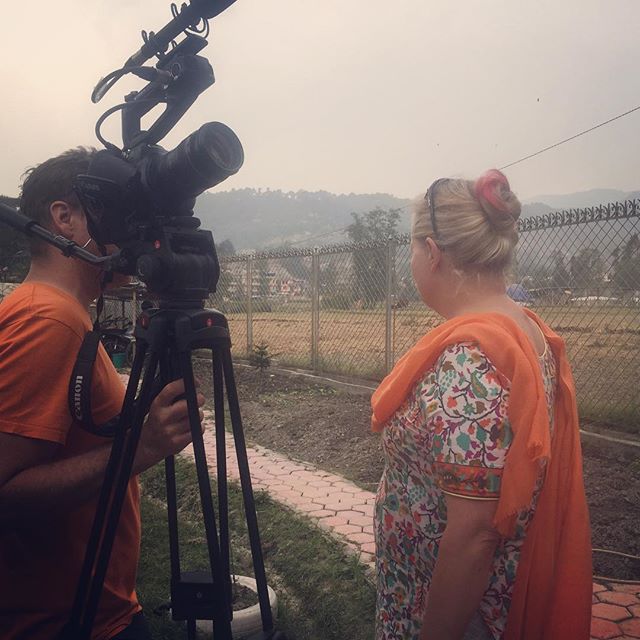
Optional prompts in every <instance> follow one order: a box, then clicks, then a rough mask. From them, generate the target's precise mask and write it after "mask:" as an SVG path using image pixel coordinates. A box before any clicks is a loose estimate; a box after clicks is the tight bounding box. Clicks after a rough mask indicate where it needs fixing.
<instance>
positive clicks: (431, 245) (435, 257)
mask: <svg viewBox="0 0 640 640" xmlns="http://www.w3.org/2000/svg"><path fill="white" fill-rule="evenodd" d="M425 243H426V245H427V250H428V251H429V262H430V265H429V266H430V268H431V271H436V269H437V268H438V267H439V266H440V263H441V262H442V251H441V250H440V247H439V246H438V245H437V244H436V243H435V242H434V241H433V240H432V239H431V238H427V239H426V240H425Z"/></svg>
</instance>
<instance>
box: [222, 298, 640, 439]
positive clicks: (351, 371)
mask: <svg viewBox="0 0 640 640" xmlns="http://www.w3.org/2000/svg"><path fill="white" fill-rule="evenodd" d="M534 310H535V311H536V312H537V313H538V314H539V315H540V316H541V317H542V318H543V319H544V320H545V321H546V322H548V323H549V324H550V325H551V327H552V328H553V329H555V330H556V331H558V332H559V333H560V334H561V335H562V336H563V338H564V339H565V341H566V344H567V351H568V353H569V357H570V360H571V363H572V366H573V370H574V376H575V379H576V385H577V388H578V398H579V404H580V408H581V413H582V416H583V417H584V418H587V419H591V420H594V421H597V422H603V423H610V424H612V425H615V426H616V427H618V428H622V429H625V430H629V431H637V430H639V429H640V424H639V423H640V400H639V399H638V394H637V392H636V384H637V380H636V377H637V375H638V372H640V308H639V307H631V306H629V307H622V306H619V307H612V306H591V307H586V306H568V305H566V306H553V307H539V308H535V309H534ZM227 317H228V319H229V323H230V326H231V334H232V339H233V341H234V353H235V355H236V356H237V357H244V356H246V355H247V320H246V316H245V315H244V314H233V313H231V314H228V316H227ZM439 322H440V318H439V316H436V315H435V314H433V313H431V312H429V311H428V310H427V309H426V308H425V307H423V306H422V305H418V304H415V305H409V306H407V307H404V308H402V309H397V310H393V312H392V316H391V326H392V329H393V330H392V335H391V339H390V344H391V353H392V359H393V361H395V360H397V359H398V358H399V357H400V356H402V354H403V353H404V352H405V351H406V350H407V349H408V348H409V347H410V346H411V345H412V344H414V343H415V342H416V340H418V338H420V337H421V336H422V335H423V334H424V333H425V332H426V331H428V330H429V329H430V328H431V327H433V326H435V325H436V324H438V323H439ZM252 332H253V344H254V345H257V344H259V343H265V344H266V345H267V346H268V351H269V353H270V354H271V355H272V356H273V357H274V359H275V361H276V362H278V363H279V364H282V365H286V366H294V367H299V368H303V369H311V368H312V360H311V354H312V341H311V336H312V327H311V305H310V303H308V304H306V305H305V304H304V303H298V305H296V306H295V307H293V305H289V306H287V305H282V306H281V307H280V308H274V310H273V311H271V312H261V313H254V314H253V322H252ZM385 341H386V323H385V312H384V309H380V308H378V309H373V310H357V311H354V310H346V311H343V310H336V309H321V311H320V314H319V323H318V342H317V363H318V366H317V370H318V371H321V372H326V373H334V374H342V375H346V376H351V377H356V378H364V379H370V380H379V379H380V378H381V377H383V376H384V374H385V344H386V342H385Z"/></svg>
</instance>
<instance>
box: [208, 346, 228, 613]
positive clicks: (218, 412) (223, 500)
mask: <svg viewBox="0 0 640 640" xmlns="http://www.w3.org/2000/svg"><path fill="white" fill-rule="evenodd" d="M212 371H213V405H214V412H215V429H216V461H217V482H218V518H219V521H220V554H221V556H222V575H223V576H224V577H225V588H226V590H227V600H228V601H229V602H232V593H231V562H230V558H229V551H230V543H229V491H228V485H227V457H226V456H227V449H226V444H225V435H226V434H225V428H224V381H223V377H222V362H221V361H220V357H219V356H218V355H216V354H214V353H213V351H212Z"/></svg>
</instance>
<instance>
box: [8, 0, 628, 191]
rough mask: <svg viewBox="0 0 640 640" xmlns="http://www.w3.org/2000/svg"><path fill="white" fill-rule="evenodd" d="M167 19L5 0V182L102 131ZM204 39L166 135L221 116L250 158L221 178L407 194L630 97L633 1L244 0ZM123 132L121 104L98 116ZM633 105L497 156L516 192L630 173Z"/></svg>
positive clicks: (100, 6)
mask: <svg viewBox="0 0 640 640" xmlns="http://www.w3.org/2000/svg"><path fill="white" fill-rule="evenodd" d="M169 18H170V12H169V3H168V2H167V1H166V0H56V1H55V2H50V1H48V0H36V1H35V2H21V3H18V2H5V3H3V7H2V23H3V29H2V31H3V33H2V39H1V40H0V53H1V54H2V57H1V59H2V61H3V62H2V65H0V87H1V89H0V90H1V92H2V109H1V112H0V141H1V144H2V150H3V153H2V154H1V155H0V193H5V194H8V195H15V194H17V191H18V184H19V180H20V175H21V173H22V172H23V171H24V170H25V169H26V168H27V167H28V166H30V165H32V164H35V163H38V162H41V161H42V160H45V159H46V158H48V157H49V156H51V155H55V154H57V153H59V152H61V151H63V150H64V149H66V148H69V147H72V146H76V145H79V144H97V142H96V140H95V136H94V133H93V128H94V123H95V120H96V119H97V118H98V117H99V116H100V115H101V114H102V112H103V111H104V110H106V109H107V108H108V107H109V106H112V105H114V104H116V103H117V102H120V101H121V99H122V97H123V96H124V94H125V93H126V92H128V91H130V90H131V89H133V88H136V87H141V86H142V81H139V80H135V79H134V80H132V81H126V82H125V81H123V82H122V83H120V84H117V85H116V86H115V87H114V88H113V89H112V90H111V92H110V93H108V94H107V96H106V97H105V99H104V100H103V101H102V102H100V103H99V104H98V105H93V104H92V103H91V102H90V99H89V96H90V93H91V89H92V88H93V86H94V84H95V83H96V81H97V80H98V79H99V78H100V77H101V76H104V75H106V74H107V73H108V72H109V71H111V70H113V69H115V68H117V67H119V66H120V65H121V64H122V63H123V62H124V60H125V59H126V58H128V57H129V55H130V54H131V53H133V52H134V51H135V50H137V49H138V48H139V46H140V45H141V40H140V30H141V29H143V28H145V29H147V30H158V29H159V28H160V27H161V26H163V25H164V24H165V23H166V22H167V21H168V20H169ZM211 26H212V35H211V38H210V44H209V46H208V47H207V49H205V50H204V54H205V55H207V57H208V58H209V60H210V62H211V63H212V65H213V67H214V70H215V72H216V77H217V82H216V84H215V85H214V86H213V87H211V88H210V89H208V90H207V91H206V92H205V93H204V94H203V95H202V96H200V98H199V100H198V101H197V102H196V104H195V105H194V106H193V107H192V108H191V109H190V110H189V112H188V113H187V115H186V116H185V117H184V118H183V119H182V120H181V122H180V123H179V124H178V126H177V127H176V128H175V129H174V130H173V132H172V133H171V134H170V135H169V136H168V137H167V138H166V139H165V141H164V143H165V146H169V147H173V146H175V144H177V142H179V140H181V139H182V138H183V137H184V136H185V135H187V134H188V133H190V132H191V131H193V130H195V129H197V128H198V127H199V126H200V125H201V124H203V123H204V122H206V121H210V120H219V121H221V122H224V123H226V124H228V125H229V126H230V127H231V128H232V129H234V130H235V132H236V133H237V134H238V136H239V137H240V139H241V140H242V143H243V146H244V149H245V155H246V160H245V165H244V167H243V169H242V170H241V171H240V172H239V173H238V174H237V175H236V176H234V177H233V178H231V179H229V180H227V181H226V182H225V183H223V185H221V186H220V187H218V188H219V189H230V188H233V187H245V186H251V187H263V188H266V187H269V188H272V189H284V190H297V189H309V190H317V189H325V190H328V191H332V192H337V193H342V192H347V193H348V192H356V193H361V192H389V193H393V194H395V195H398V196H404V197H408V196H413V195H415V194H416V193H418V192H422V191H424V189H425V188H426V186H428V184H429V183H430V182H431V181H432V180H433V179H434V178H435V177H436V176H440V175H465V176H468V177H473V176H475V175H477V174H478V173H479V172H481V171H482V170H484V169H486V168H489V167H492V166H502V165H504V164H507V163H509V162H511V161H513V160H516V159H518V158H520V157H522V156H524V155H527V154H529V153H531V152H534V151H536V150H538V149H540V148H541V147H544V146H547V145H549V144H553V143H555V142H557V141H558V140H560V139H562V138H565V137H568V136H570V135H573V134H574V133H577V132H578V131H581V130H583V129H586V128H588V127H590V126H593V125H594V124H597V123H598V122H601V121H603V120H606V119H608V118H610V117H612V116H615V115H617V114H619V113H621V112H624V111H627V110H629V109H631V108H633V107H636V106H638V105H640V67H639V66H638V63H639V62H640V56H639V55H638V33H639V32H640V2H638V0H600V1H596V0H561V1H558V0H553V1H550V0H543V1H540V0H538V1H537V2H531V0H527V1H524V0H483V1H482V2H481V1H479V0H463V1H458V2H452V1H445V0H395V2H391V1H390V0H237V2H236V3H235V4H234V5H232V6H231V7H230V8H229V9H228V10H227V11H225V12H224V13H223V14H221V15H220V16H219V17H218V18H216V19H214V20H213V21H212V23H211ZM105 131H106V133H107V134H109V135H110V136H111V137H115V136H117V134H118V131H119V119H118V117H117V116H114V119H113V123H112V126H107V127H106V128H105ZM639 138H640V111H637V112H636V113H634V114H631V115H630V116H627V117H626V118H623V119H621V120H619V121H617V122H615V123H613V124H611V125H608V126H606V127H603V128H601V129H599V130H597V131H595V132H593V133H590V134H588V135H587V136H584V137H582V138H580V139H578V140H576V141H574V142H571V143H568V144H566V145H564V146H562V147H560V148H559V149H555V150H552V151H549V152H547V153H545V154H543V155H541V156H540V157H538V158H535V159H533V160H529V161H527V162H524V163H522V164H521V165H518V166H516V167H513V168H511V169H509V170H508V171H507V175H508V176H509V178H510V179H511V182H512V186H513V188H514V190H515V191H516V192H517V193H518V194H519V195H520V196H521V197H522V198H523V199H526V198H529V197H531V196H534V195H536V194H541V193H569V192H573V191H579V190H584V189H589V188H595V187H613V188H619V189H625V190H631V189H638V188H640V177H639V171H638V162H639V155H638V150H639V149H640V144H639Z"/></svg>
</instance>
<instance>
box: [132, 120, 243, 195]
mask: <svg viewBox="0 0 640 640" xmlns="http://www.w3.org/2000/svg"><path fill="white" fill-rule="evenodd" d="M243 162H244V151H243V150H242V144H241V143H240V140H239V139H238V137H237V136H236V134H235V133H234V132H233V131H232V130H231V129H230V128H229V127H227V126H226V125H224V124H222V123H220V122H208V123H207V124H204V125H202V127H200V129H198V130H197V131H195V132H194V133H192V134H191V135H190V136H188V137H187V138H185V139H184V140H183V141H182V142H181V143H180V144H179V145H178V146H177V147H176V148H175V149H173V150H172V151H169V152H168V153H166V154H163V155H153V156H150V157H149V158H148V162H147V165H146V166H145V169H144V172H143V175H144V178H143V179H144V182H145V186H146V187H147V188H148V190H149V191H150V192H151V193H154V194H157V195H159V196H160V198H161V199H162V200H165V201H166V200H168V201H169V202H171V203H173V202H181V201H183V200H187V199H189V198H195V197H196V196H198V195H200V194H201V193H202V192H203V191H204V190H205V189H210V188H211V187H215V186H216V185H217V184H220V183H221V182H222V181H223V180H226V179H227V178H228V177H229V176H231V175H233V174H234V173H236V172H237V171H238V170H239V169H240V167H241V166H242V163H243Z"/></svg>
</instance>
